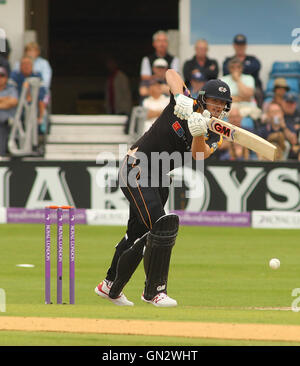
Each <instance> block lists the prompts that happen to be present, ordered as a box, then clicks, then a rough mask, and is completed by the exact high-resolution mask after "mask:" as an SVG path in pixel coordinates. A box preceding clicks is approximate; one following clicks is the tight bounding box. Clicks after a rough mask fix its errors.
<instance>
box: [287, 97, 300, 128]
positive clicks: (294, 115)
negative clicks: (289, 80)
mask: <svg viewBox="0 0 300 366" xmlns="http://www.w3.org/2000/svg"><path fill="white" fill-rule="evenodd" d="M283 99H284V102H283V111H284V119H285V122H286V124H287V126H289V127H290V126H291V127H293V128H294V129H295V130H297V131H298V130H299V129H300V111H299V109H298V96H297V94H295V93H286V94H285V95H284V98H283Z"/></svg>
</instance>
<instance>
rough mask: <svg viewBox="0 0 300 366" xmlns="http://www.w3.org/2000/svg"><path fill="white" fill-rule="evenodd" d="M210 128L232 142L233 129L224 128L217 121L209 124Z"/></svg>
mask: <svg viewBox="0 0 300 366" xmlns="http://www.w3.org/2000/svg"><path fill="white" fill-rule="evenodd" d="M211 128H212V129H213V130H214V131H216V132H218V133H219V134H221V135H223V136H225V137H229V138H231V139H232V140H234V132H235V130H234V129H231V128H230V127H226V126H223V125H221V123H220V122H218V121H217V120H213V121H212V122H211Z"/></svg>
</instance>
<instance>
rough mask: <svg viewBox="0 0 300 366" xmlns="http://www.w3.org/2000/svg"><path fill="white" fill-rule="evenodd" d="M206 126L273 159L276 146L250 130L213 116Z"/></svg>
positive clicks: (227, 138)
mask: <svg viewBox="0 0 300 366" xmlns="http://www.w3.org/2000/svg"><path fill="white" fill-rule="evenodd" d="M208 128H209V129H210V130H211V131H213V132H215V133H217V134H218V135H221V136H223V137H225V138H226V140H227V141H233V142H236V143H237V144H240V145H242V146H244V147H247V148H248V149H250V150H253V151H255V152H256V153H258V154H260V155H262V156H263V157H265V158H266V159H268V160H271V161H274V160H275V156H276V150H277V147H276V146H274V145H273V144H271V143H270V142H269V141H266V140H265V139H263V138H262V137H260V136H257V135H255V134H254V133H252V132H249V131H247V130H245V129H243V128H241V127H237V126H234V125H232V124H231V123H229V122H225V121H223V120H221V119H218V118H214V117H212V118H211V119H210V120H209V122H208Z"/></svg>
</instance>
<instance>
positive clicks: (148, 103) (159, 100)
mask: <svg viewBox="0 0 300 366" xmlns="http://www.w3.org/2000/svg"><path fill="white" fill-rule="evenodd" d="M169 102H170V97H167V96H166V95H164V94H163V90H162V86H161V83H160V82H159V80H156V79H153V80H151V82H150V85H149V96H148V97H147V98H145V99H144V100H143V107H144V108H146V109H147V120H146V121H145V125H144V132H146V131H148V130H149V128H150V127H151V126H152V124H153V123H154V121H155V120H156V119H157V117H159V116H160V115H161V112H162V111H163V110H164V109H165V107H166V106H167V105H168V104H169Z"/></svg>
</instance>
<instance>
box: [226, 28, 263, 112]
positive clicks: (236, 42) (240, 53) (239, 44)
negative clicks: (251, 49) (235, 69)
mask: <svg viewBox="0 0 300 366" xmlns="http://www.w3.org/2000/svg"><path fill="white" fill-rule="evenodd" d="M233 48H234V51H235V55H234V56H231V57H227V58H226V59H225V61H224V62H223V75H224V76H225V75H228V74H229V69H228V63H229V61H230V60H231V59H232V58H238V59H239V60H240V61H241V62H242V63H243V74H246V75H251V76H253V78H254V80H255V89H256V90H255V98H256V101H257V104H258V106H259V107H261V105H262V102H263V90H262V82H261V80H260V78H259V71H260V68H261V64H260V61H259V60H258V59H257V58H256V57H255V56H250V55H247V54H246V49H247V38H246V37H245V36H244V35H243V34H237V35H236V36H235V37H234V39H233Z"/></svg>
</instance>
